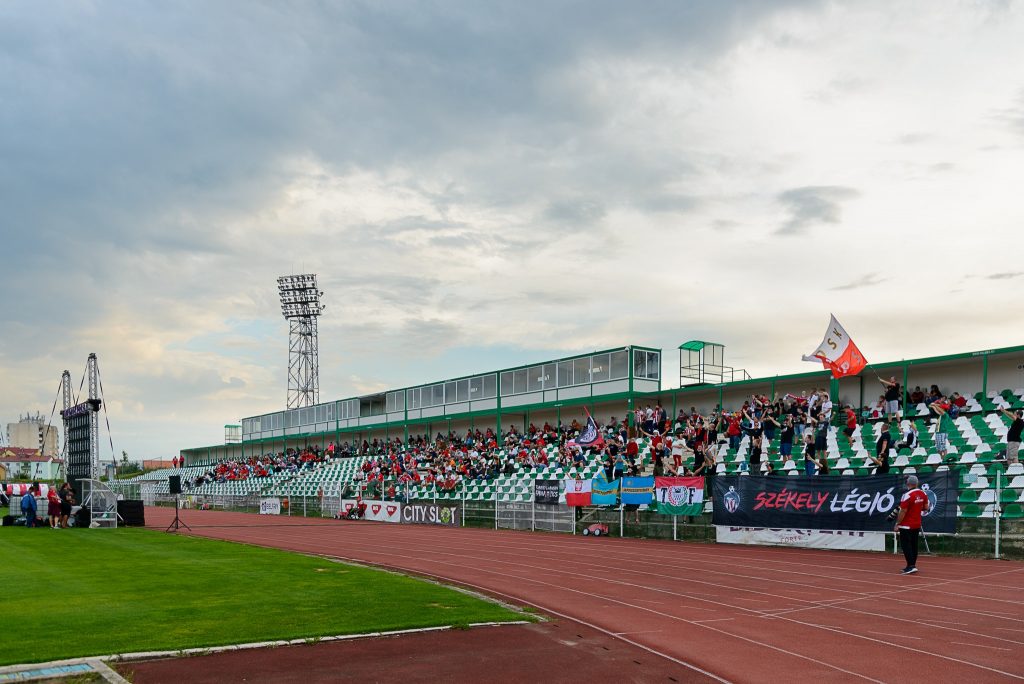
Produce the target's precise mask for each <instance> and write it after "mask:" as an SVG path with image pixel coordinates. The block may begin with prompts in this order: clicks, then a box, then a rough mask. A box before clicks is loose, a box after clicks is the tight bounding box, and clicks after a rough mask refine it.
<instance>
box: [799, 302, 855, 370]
mask: <svg viewBox="0 0 1024 684" xmlns="http://www.w3.org/2000/svg"><path fill="white" fill-rule="evenodd" d="M803 360H804V361H811V362H814V361H821V365H823V366H824V367H825V369H826V370H830V371H832V377H833V378H842V377H846V376H847V375H857V373H860V372H861V371H862V370H864V366H866V365H868V362H867V359H865V358H864V355H863V354H861V353H860V349H858V348H857V345H855V344H854V343H853V340H851V339H850V336H849V335H848V334H847V333H846V328H844V327H843V326H842V325H840V324H839V321H837V320H836V317H835V316H832V320H831V321H829V324H828V330H827V331H826V332H825V339H823V340H822V341H821V344H819V345H818V348H817V349H815V350H814V352H813V353H811V354H810V356H804V357H803Z"/></svg>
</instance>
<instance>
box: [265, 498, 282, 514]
mask: <svg viewBox="0 0 1024 684" xmlns="http://www.w3.org/2000/svg"><path fill="white" fill-rule="evenodd" d="M260 515H281V500H280V499H275V498H267V499H260Z"/></svg>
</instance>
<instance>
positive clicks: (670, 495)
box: [654, 477, 704, 515]
mask: <svg viewBox="0 0 1024 684" xmlns="http://www.w3.org/2000/svg"><path fill="white" fill-rule="evenodd" d="M654 505H655V507H656V508H657V509H658V512H659V513H662V514H664V515H700V514H701V513H702V512H703V511H704V478H703V477H656V478H654Z"/></svg>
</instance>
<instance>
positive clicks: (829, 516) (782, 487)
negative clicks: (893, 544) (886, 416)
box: [713, 471, 959, 534]
mask: <svg viewBox="0 0 1024 684" xmlns="http://www.w3.org/2000/svg"><path fill="white" fill-rule="evenodd" d="M917 476H918V478H919V480H920V485H919V486H920V487H921V489H922V490H923V491H924V493H925V494H926V495H927V496H928V501H929V503H930V505H931V509H930V510H929V512H928V513H927V514H926V515H925V516H924V518H923V529H924V531H925V532H935V533H946V534H952V533H953V532H955V531H956V501H957V497H958V495H959V480H958V478H957V476H956V474H955V473H953V472H951V471H944V472H939V473H918V475H917ZM904 481H905V476H903V475H870V476H842V477H831V476H823V477H778V476H767V477H761V476H755V475H744V476H740V475H728V476H720V477H716V478H715V483H714V513H713V522H714V524H715V525H728V526H730V527H770V528H787V529H812V530H864V531H869V532H891V531H892V529H893V526H894V524H895V523H894V522H893V520H892V519H890V517H889V514H890V513H891V512H892V511H894V510H898V509H899V505H900V497H901V496H902V495H903V494H904V492H906V491H907V488H906V486H905V484H904Z"/></svg>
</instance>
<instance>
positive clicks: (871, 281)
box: [829, 273, 888, 292]
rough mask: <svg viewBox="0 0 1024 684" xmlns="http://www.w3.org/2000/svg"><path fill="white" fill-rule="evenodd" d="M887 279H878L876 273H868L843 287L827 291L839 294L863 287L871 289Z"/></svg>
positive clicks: (838, 286)
mask: <svg viewBox="0 0 1024 684" xmlns="http://www.w3.org/2000/svg"><path fill="white" fill-rule="evenodd" d="M886 280H888V278H880V277H879V276H878V274H877V273H868V274H866V275H863V276H861V277H860V278H857V279H856V280H853V281H850V282H848V283H845V284H843V285H836V286H835V287H830V288H829V290H831V291H833V292H841V291H845V290H859V289H861V288H864V287H871V286H873V285H879V284H881V283H884V282H885V281H886Z"/></svg>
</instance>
